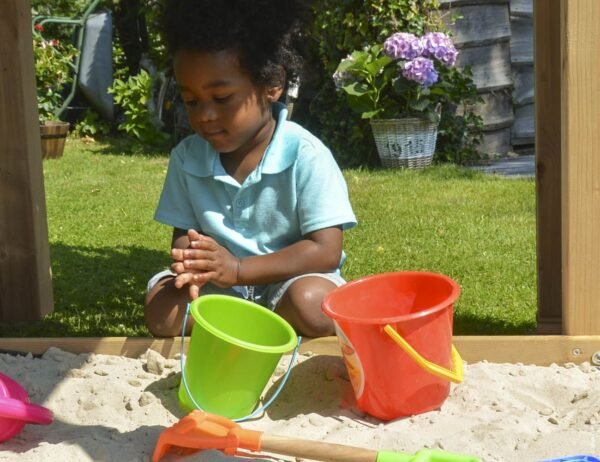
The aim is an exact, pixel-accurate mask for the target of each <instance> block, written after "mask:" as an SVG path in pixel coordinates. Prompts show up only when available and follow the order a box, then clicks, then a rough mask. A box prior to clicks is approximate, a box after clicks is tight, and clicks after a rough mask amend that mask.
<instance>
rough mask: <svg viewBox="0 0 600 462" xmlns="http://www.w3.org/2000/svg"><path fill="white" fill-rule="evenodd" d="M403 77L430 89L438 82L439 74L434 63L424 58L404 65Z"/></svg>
mask: <svg viewBox="0 0 600 462" xmlns="http://www.w3.org/2000/svg"><path fill="white" fill-rule="evenodd" d="M402 75H403V76H404V77H406V78H407V79H409V80H413V81H415V82H418V83H420V84H421V85H423V86H424V87H429V86H431V85H433V84H434V83H435V82H437V80H438V73H437V71H436V70H435V67H434V66H433V61H432V60H431V59H429V58H423V57H422V56H420V57H418V58H415V59H413V60H411V61H408V62H407V63H406V64H404V67H403V68H402Z"/></svg>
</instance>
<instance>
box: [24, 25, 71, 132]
mask: <svg viewBox="0 0 600 462" xmlns="http://www.w3.org/2000/svg"><path fill="white" fill-rule="evenodd" d="M43 30H44V28H43V27H42V26H40V25H38V26H36V29H35V30H34V32H33V56H34V60H35V78H36V86H37V104H38V114H39V118H40V121H46V120H50V119H55V118H56V115H55V114H56V112H57V111H58V109H60V107H61V105H62V103H63V101H64V95H63V92H64V91H66V88H67V87H68V86H69V85H71V83H72V82H73V76H72V72H71V62H72V60H73V58H74V56H75V53H76V50H75V48H74V47H73V46H72V45H70V44H68V43H65V42H62V41H60V40H59V39H49V40H46V39H45V38H44V37H43V36H42V34H41V33H42V32H43Z"/></svg>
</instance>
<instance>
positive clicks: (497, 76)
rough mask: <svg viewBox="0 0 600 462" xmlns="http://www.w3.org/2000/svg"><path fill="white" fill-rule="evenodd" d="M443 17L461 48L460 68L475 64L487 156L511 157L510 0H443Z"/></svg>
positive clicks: (483, 148) (478, 108) (478, 110)
mask: <svg viewBox="0 0 600 462" xmlns="http://www.w3.org/2000/svg"><path fill="white" fill-rule="evenodd" d="M440 5H441V7H442V10H441V14H442V18H443V20H444V22H445V24H446V27H447V28H448V30H449V31H450V33H451V34H452V39H453V41H454V43H455V44H456V47H457V48H458V51H459V55H458V58H457V62H456V65H457V67H458V68H463V67H466V66H470V67H471V70H472V71H473V82H474V83H475V86H476V87H477V89H478V92H479V94H480V96H481V97H482V99H483V102H482V103H479V104H477V105H476V106H475V107H474V108H472V109H473V110H474V112H475V113H476V114H478V115H480V116H481V117H482V119H483V140H482V144H481V145H480V146H479V147H478V150H479V152H480V153H481V155H483V156H484V157H498V156H499V157H502V156H506V154H507V153H508V152H510V151H511V150H512V146H511V127H512V125H513V122H514V112H513V105H512V89H513V77H512V67H511V55H510V39H511V27H510V14H509V13H510V9H509V0H497V1H485V2H481V1H475V0H441V1H440Z"/></svg>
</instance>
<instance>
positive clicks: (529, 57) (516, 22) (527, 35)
mask: <svg viewBox="0 0 600 462" xmlns="http://www.w3.org/2000/svg"><path fill="white" fill-rule="evenodd" d="M510 28H511V30H512V35H511V37H510V61H511V62H512V63H513V64H515V63H517V64H518V63H528V64H532V63H533V20H532V18H523V17H518V16H517V17H514V16H513V17H512V18H511V20H510ZM555 51H556V50H555Z"/></svg>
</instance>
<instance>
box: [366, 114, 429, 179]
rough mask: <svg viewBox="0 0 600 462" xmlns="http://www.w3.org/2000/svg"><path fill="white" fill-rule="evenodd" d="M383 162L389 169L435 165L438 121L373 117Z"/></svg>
mask: <svg viewBox="0 0 600 462" xmlns="http://www.w3.org/2000/svg"><path fill="white" fill-rule="evenodd" d="M371 129H372V130H373V137H374V138H375V145H376V146H377V152H378V153H379V158H380V159H381V164H382V165H383V166H384V167H388V168H399V167H404V168H423V167H427V166H428V165H430V164H431V161H432V160H433V154H434V152H435V142H436V140H437V131H438V130H437V129H438V124H437V123H435V122H430V121H429V120H425V119H418V118H412V117H411V118H404V119H371Z"/></svg>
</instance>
